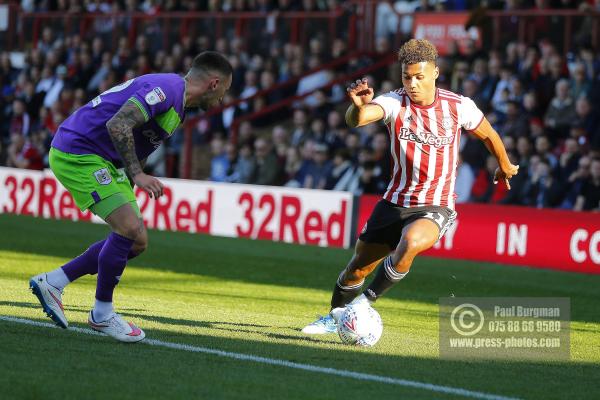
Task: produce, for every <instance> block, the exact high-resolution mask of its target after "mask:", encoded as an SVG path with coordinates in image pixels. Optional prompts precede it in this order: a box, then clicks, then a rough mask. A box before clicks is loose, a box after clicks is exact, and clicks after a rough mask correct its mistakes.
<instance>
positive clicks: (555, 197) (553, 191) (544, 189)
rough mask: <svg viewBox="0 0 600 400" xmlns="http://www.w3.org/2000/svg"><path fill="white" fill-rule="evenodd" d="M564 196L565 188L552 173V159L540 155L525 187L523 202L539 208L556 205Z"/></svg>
mask: <svg viewBox="0 0 600 400" xmlns="http://www.w3.org/2000/svg"><path fill="white" fill-rule="evenodd" d="M562 197H563V190H562V187H561V185H560V182H559V181H558V180H557V179H556V178H555V177H554V174H553V173H552V166H551V163H550V161H549V160H548V159H546V158H543V157H540V159H539V162H537V164H536V165H535V167H534V169H533V171H532V174H531V178H530V180H529V181H528V182H527V183H526V184H525V188H524V189H523V203H524V204H525V205H528V206H533V207H537V208H542V207H556V206H558V205H559V204H560V202H561V201H562Z"/></svg>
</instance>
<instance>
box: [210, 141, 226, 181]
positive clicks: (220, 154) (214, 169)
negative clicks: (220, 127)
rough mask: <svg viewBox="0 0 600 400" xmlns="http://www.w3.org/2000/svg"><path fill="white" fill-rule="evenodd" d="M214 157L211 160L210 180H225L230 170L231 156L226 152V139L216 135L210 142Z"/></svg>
mask: <svg viewBox="0 0 600 400" xmlns="http://www.w3.org/2000/svg"><path fill="white" fill-rule="evenodd" d="M210 148H211V152H212V158H211V160H210V180H211V181H214V182H225V181H226V180H227V171H228V170H229V166H230V165H229V157H228V154H227V153H226V152H225V141H224V140H223V139H222V138H221V137H215V138H213V140H212V141H211V142H210Z"/></svg>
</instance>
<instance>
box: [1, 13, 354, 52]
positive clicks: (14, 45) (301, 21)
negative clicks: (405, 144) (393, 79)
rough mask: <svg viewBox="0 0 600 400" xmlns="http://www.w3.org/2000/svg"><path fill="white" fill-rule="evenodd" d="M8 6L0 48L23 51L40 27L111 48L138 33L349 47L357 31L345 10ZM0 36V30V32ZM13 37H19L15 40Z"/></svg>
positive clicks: (167, 39)
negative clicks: (336, 42) (76, 10)
mask: <svg viewBox="0 0 600 400" xmlns="http://www.w3.org/2000/svg"><path fill="white" fill-rule="evenodd" d="M9 8H10V16H11V17H10V21H9V26H8V30H7V31H6V32H5V33H4V34H5V35H6V37H7V39H6V40H5V42H6V43H5V44H6V46H5V48H6V49H7V50H17V49H24V48H26V47H27V45H32V46H34V47H35V46H36V45H37V42H38V41H39V40H40V38H41V34H42V31H43V29H44V28H45V27H51V28H53V29H54V30H55V31H56V32H60V33H61V34H66V35H73V34H78V35H79V36H80V37H81V38H82V39H83V40H91V39H93V38H94V37H98V36H99V37H101V38H102V39H103V40H104V41H106V42H108V43H112V45H113V47H116V44H117V41H118V40H119V38H121V37H124V36H125V37H127V38H128V40H129V44H130V45H133V44H134V41H135V38H136V37H137V35H140V34H143V35H145V36H147V37H148V38H149V39H151V41H152V44H151V45H153V46H156V45H157V44H160V46H162V48H169V47H171V46H172V44H173V43H176V42H177V41H178V40H180V39H181V38H183V37H185V36H191V37H196V38H197V37H200V36H206V37H208V38H209V40H212V43H214V41H215V40H216V39H217V38H221V37H244V38H246V39H247V41H248V42H252V40H253V39H255V40H258V39H264V38H265V37H270V38H276V39H277V40H280V41H281V42H283V43H293V44H296V43H301V44H305V43H307V41H308V40H309V39H310V38H312V37H315V36H316V35H321V37H323V38H331V40H333V39H334V38H336V37H339V36H340V33H341V32H342V30H343V31H344V37H345V38H346V39H347V40H348V42H349V44H350V45H352V46H353V45H354V43H355V40H356V32H355V31H354V30H353V29H349V30H346V27H347V26H355V23H354V22H353V21H352V20H353V19H354V18H356V16H355V15H353V14H348V13H346V12H344V10H341V9H338V10H332V11H314V12H278V13H266V12H163V13H158V14H153V15H152V14H146V13H143V12H134V13H128V12H119V13H106V14H100V13H80V14H71V13H62V12H33V13H28V12H23V11H20V10H18V9H17V8H16V7H15V6H14V5H11V6H9ZM0 34H1V32H0ZM15 38H17V39H18V40H14V39H15Z"/></svg>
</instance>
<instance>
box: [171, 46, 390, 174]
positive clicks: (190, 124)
mask: <svg viewBox="0 0 600 400" xmlns="http://www.w3.org/2000/svg"><path fill="white" fill-rule="evenodd" d="M366 55H367V53H358V52H353V53H351V54H348V55H346V56H344V57H342V58H339V59H336V60H334V61H331V62H329V63H326V64H322V65H320V66H319V67H317V68H315V69H312V70H309V71H306V72H305V73H303V74H302V75H300V76H297V77H294V78H293V79H290V80H287V81H285V82H281V83H278V84H276V85H273V86H271V87H270V88H268V89H263V90H259V91H258V92H256V93H255V94H254V95H252V96H250V97H247V98H240V99H236V100H234V101H232V102H229V103H227V104H224V105H222V106H221V107H218V108H214V109H212V110H209V111H208V112H206V113H204V114H201V115H197V116H194V117H192V118H189V119H187V120H186V121H185V123H184V126H183V129H184V150H183V158H184V159H183V171H182V172H183V173H182V177H183V178H190V177H191V159H192V147H193V134H194V129H195V127H196V126H197V125H198V124H199V122H200V121H202V120H208V119H209V118H210V117H212V116H214V115H216V114H219V113H221V112H222V111H223V110H225V109H227V108H230V107H236V106H238V105H240V104H241V103H246V102H252V101H253V100H254V99H255V98H258V97H265V96H268V95H269V94H271V93H273V92H275V91H280V90H282V89H286V88H289V87H290V86H292V85H295V84H296V83H297V82H298V81H300V80H301V79H302V78H304V77H306V76H309V75H311V74H314V73H316V72H319V71H322V70H331V69H335V68H336V67H339V66H343V65H345V64H346V63H348V62H349V61H350V60H352V59H355V58H360V57H363V56H366ZM394 61H395V55H393V54H391V55H386V56H384V57H383V58H381V59H379V60H378V61H375V62H374V63H373V64H371V65H368V66H366V67H364V68H361V69H359V70H357V71H354V72H352V73H349V74H345V75H343V76H341V77H338V78H336V79H333V80H331V81H329V82H328V83H327V84H325V85H323V86H320V87H318V88H315V89H313V90H311V91H309V92H306V93H304V94H302V95H293V96H288V97H287V98H284V99H281V100H280V101H278V102H277V103H275V104H269V105H267V106H266V107H265V108H263V109H261V110H259V111H256V112H252V113H249V114H245V115H242V116H239V117H237V118H235V119H234V120H233V122H232V125H231V127H230V130H229V132H230V139H231V140H232V141H233V142H236V140H237V132H238V128H239V126H240V124H241V123H242V122H243V121H252V120H255V119H257V118H260V117H263V116H265V115H268V114H271V113H274V112H276V111H280V110H282V109H284V108H287V107H289V106H291V105H292V104H294V103H295V102H298V101H300V100H302V99H304V98H306V97H308V96H310V95H312V94H314V93H315V92H317V91H320V90H328V89H331V88H332V87H333V86H334V85H337V84H343V83H345V82H347V81H349V80H352V79H355V78H357V77H361V76H364V75H365V74H368V73H370V72H373V71H375V70H378V69H380V68H383V67H386V66H388V65H390V64H392V63H393V62H394Z"/></svg>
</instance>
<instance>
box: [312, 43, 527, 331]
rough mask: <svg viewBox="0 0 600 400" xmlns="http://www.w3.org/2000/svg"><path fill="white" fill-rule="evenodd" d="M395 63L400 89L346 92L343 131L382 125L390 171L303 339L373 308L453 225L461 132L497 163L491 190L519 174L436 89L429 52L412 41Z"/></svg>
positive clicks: (364, 87) (363, 84)
mask: <svg viewBox="0 0 600 400" xmlns="http://www.w3.org/2000/svg"><path fill="white" fill-rule="evenodd" d="M398 58H399V62H400V64H401V66H402V83H403V86H404V87H403V88H402V89H398V90H395V91H392V92H389V93H386V94H383V95H380V96H378V97H376V98H375V99H373V89H371V88H370V87H369V86H368V82H367V80H366V79H362V80H358V81H356V82H355V83H353V84H352V85H350V87H349V88H348V95H349V97H350V99H351V104H350V107H348V110H347V112H346V122H347V124H348V125H349V126H350V127H358V126H363V125H367V124H370V123H372V122H375V121H379V120H383V122H384V123H385V125H386V126H387V128H388V131H389V134H390V141H391V146H390V151H391V153H392V158H393V161H394V168H393V172H392V176H391V180H390V182H389V185H388V188H387V191H386V192H385V194H384V195H383V199H381V200H380V201H379V202H378V203H377V205H376V206H375V209H374V210H373V213H372V214H371V216H370V217H369V219H368V221H367V223H366V224H365V226H364V228H363V230H362V233H361V235H360V236H359V239H358V241H357V243H356V248H355V253H354V256H353V257H352V259H351V260H350V262H349V263H348V265H347V266H346V268H344V270H343V271H342V272H341V273H340V275H339V277H338V279H337V282H336V285H335V287H334V289H333V294H332V297H331V308H330V313H329V314H328V315H326V316H324V317H320V318H319V319H317V320H316V321H314V322H313V323H311V324H309V325H307V326H306V327H304V329H303V330H302V331H303V332H304V333H307V334H322V333H333V332H335V331H336V325H335V317H336V315H337V313H338V311H340V310H342V309H343V307H345V306H346V305H347V304H349V303H350V302H353V303H365V304H367V303H373V302H375V301H376V300H377V299H378V298H379V297H381V296H382V295H383V294H384V293H385V292H386V291H388V290H389V289H390V288H391V287H392V286H394V285H395V284H396V283H398V282H399V281H400V280H401V279H402V278H404V277H405V276H406V274H408V272H409V270H410V267H411V264H412V262H413V260H414V258H415V256H417V255H418V254H419V253H421V252H423V251H425V250H427V249H429V248H430V247H432V246H433V245H434V244H435V243H436V242H437V241H438V240H439V239H440V238H441V237H442V236H443V235H444V233H445V232H446V230H447V229H448V227H449V226H450V225H451V224H452V223H453V222H454V220H455V219H456V212H455V211H454V205H455V201H454V200H455V197H456V195H455V194H454V184H455V181H456V166H457V160H458V151H459V142H460V135H461V132H462V130H463V129H464V130H466V131H468V132H469V133H470V134H472V135H474V136H475V137H477V138H478V139H480V140H481V141H483V143H484V144H485V146H486V147H487V148H488V150H489V151H490V153H492V154H493V155H494V156H495V157H496V159H497V160H498V165H499V168H498V169H497V170H496V172H495V176H494V183H497V182H499V181H501V182H502V183H503V184H505V185H506V186H507V188H509V189H510V184H509V180H510V178H512V177H513V176H514V175H515V174H517V171H518V169H519V166H518V165H513V164H512V163H511V162H510V161H509V159H508V156H507V154H506V150H505V148H504V145H503V144H502V140H501V139H500V137H499V135H498V133H497V132H496V131H495V130H494V129H493V128H492V127H491V125H490V123H489V122H488V121H487V120H486V118H485V117H484V116H483V113H482V112H481V111H480V110H479V109H478V108H477V106H476V105H475V103H474V102H473V100H471V99H470V98H468V97H464V96H461V95H459V94H456V93H452V92H450V91H448V90H443V89H439V88H436V86H435V81H436V79H437V77H438V75H439V70H438V68H437V66H436V59H437V50H436V48H435V46H433V45H432V44H431V43H430V42H429V41H427V40H417V39H411V40H409V41H408V42H406V43H405V44H404V45H403V46H402V47H401V48H400V51H399V54H398ZM378 265H380V267H379V269H378V270H377V273H376V275H375V278H374V279H373V281H372V282H371V284H370V285H369V286H368V287H367V288H366V290H364V292H363V293H362V294H360V293H361V291H362V286H363V283H364V281H365V278H366V277H367V275H369V274H370V273H371V272H373V270H375V269H376V267H377V266H378ZM359 294H360V295H359ZM357 296H358V297H357Z"/></svg>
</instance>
